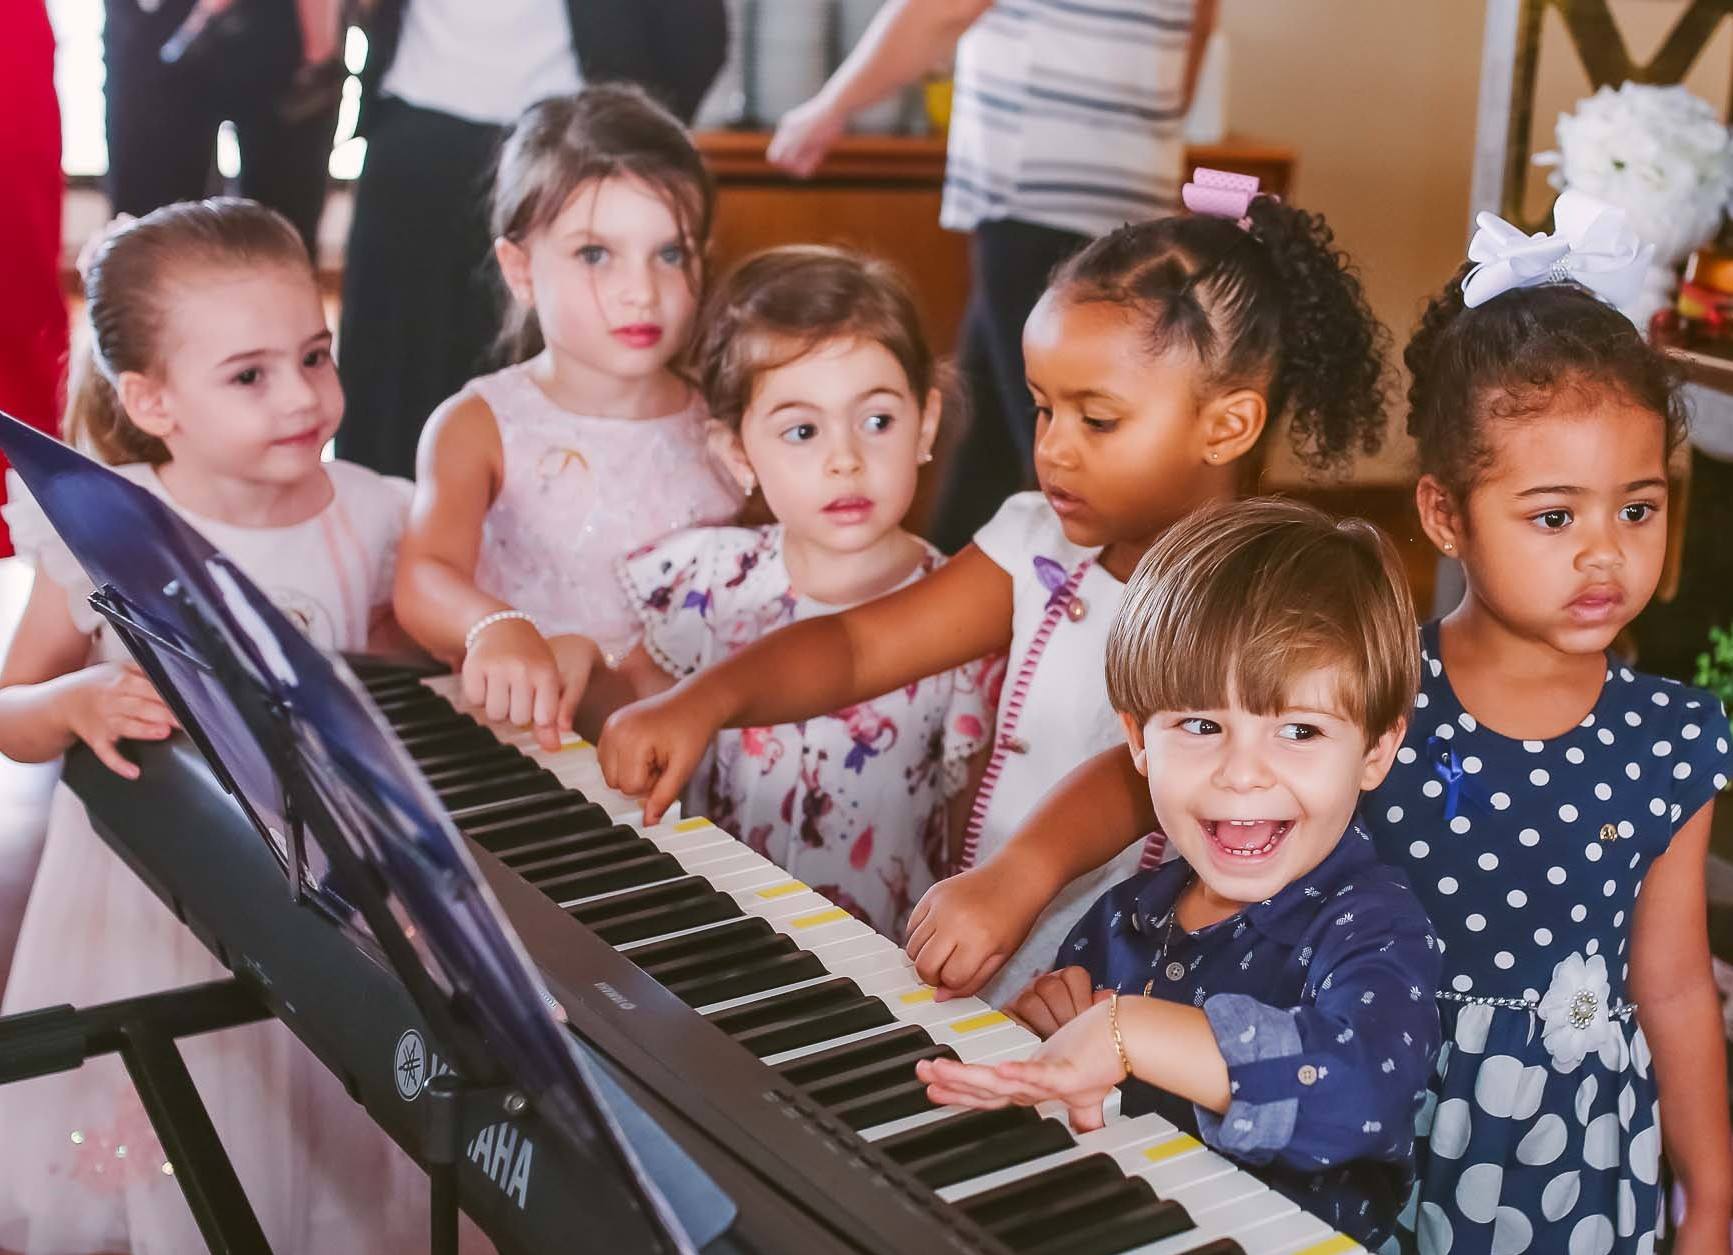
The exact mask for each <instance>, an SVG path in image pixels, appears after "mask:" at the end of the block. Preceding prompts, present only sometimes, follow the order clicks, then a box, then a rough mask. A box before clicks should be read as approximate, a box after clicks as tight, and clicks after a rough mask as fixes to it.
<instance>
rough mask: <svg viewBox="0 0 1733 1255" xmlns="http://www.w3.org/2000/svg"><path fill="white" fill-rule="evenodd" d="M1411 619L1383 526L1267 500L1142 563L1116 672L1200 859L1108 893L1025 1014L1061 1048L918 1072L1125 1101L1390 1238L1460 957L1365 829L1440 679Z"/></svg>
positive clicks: (1373, 1238)
mask: <svg viewBox="0 0 1733 1255" xmlns="http://www.w3.org/2000/svg"><path fill="white" fill-rule="evenodd" d="M1414 622H1415V620H1414V609H1413V605H1412V602H1411V600H1410V598H1409V594H1408V591H1407V586H1406V583H1405V581H1404V578H1403V575H1402V571H1401V568H1400V566H1399V565H1398V562H1397V560H1396V558H1395V555H1394V554H1393V552H1392V551H1391V549H1390V546H1389V544H1388V542H1387V541H1385V540H1384V538H1383V537H1382V536H1381V535H1380V534H1379V533H1378V532H1377V530H1376V529H1375V528H1373V527H1372V526H1370V525H1369V524H1366V523H1362V522H1359V521H1348V522H1343V523H1335V522H1332V521H1331V520H1330V519H1329V518H1327V517H1326V516H1325V515H1323V514H1321V513H1319V512H1318V511H1316V510H1313V509H1310V508H1308V507H1304V506H1300V505H1296V504H1292V503H1287V502H1280V501H1272V500H1265V501H1246V502H1241V503H1239V504H1237V505H1230V506H1226V507H1221V508H1211V509H1206V510H1204V511H1202V512H1200V513H1198V514H1196V515H1193V516H1192V517H1191V518H1189V519H1187V520H1186V521H1185V522H1184V523H1182V524H1180V525H1179V526H1177V527H1175V528H1173V529H1172V530H1171V531H1169V532H1168V533H1167V535H1166V536H1165V537H1163V538H1162V539H1161V540H1160V541H1159V542H1158V543H1157V544H1156V545H1155V547H1154V548H1152V549H1151V550H1150V551H1149V553H1148V555H1147V556H1146V557H1145V558H1144V559H1143V561H1142V562H1141V563H1140V565H1139V566H1138V569H1137V571H1136V573H1135V574H1133V576H1132V578H1131V582H1130V584H1129V585H1128V586H1127V589H1126V595H1125V600H1124V602H1123V603H1122V604H1121V607H1120V610H1119V614H1118V618H1117V619H1116V620H1115V622H1114V625H1113V628H1112V632H1111V635H1110V636H1109V638H1108V647H1107V648H1108V654H1107V685H1108V691H1109V694H1110V695H1111V697H1112V700H1113V705H1114V709H1115V710H1117V711H1118V712H1119V713H1120V718H1121V720H1122V721H1123V722H1124V725H1125V735H1126V739H1127V741H1128V742H1129V743H1130V745H1131V750H1132V754H1133V757H1134V758H1135V760H1136V763H1137V767H1138V770H1139V771H1140V772H1141V773H1142V774H1143V775H1145V776H1146V777H1147V778H1148V780H1149V790H1150V799H1151V801H1152V802H1153V803H1154V806H1155V811H1156V815H1157V817H1158V818H1159V820H1160V823H1161V827H1162V830H1163V831H1164V832H1165V833H1166V834H1167V838H1168V842H1169V848H1170V849H1173V850H1176V851H1177V852H1178V854H1179V857H1178V858H1175V859H1173V860H1172V861H1171V862H1169V863H1167V864H1165V865H1163V866H1161V867H1158V868H1154V869H1149V870H1144V871H1142V872H1139V873H1138V874H1137V875H1135V876H1132V877H1130V878H1129V879H1127V880H1125V881H1123V882H1121V883H1120V884H1118V885H1117V886H1115V887H1114V888H1112V889H1110V890H1109V891H1108V892H1107V893H1105V894H1103V895H1102V896H1101V898H1100V899H1099V900H1098V901H1097V902H1096V904H1095V905H1094V906H1093V907H1092V908H1091V909H1090V910H1089V911H1088V912H1087V913H1086V914H1085V915H1084V917H1083V918H1082V919H1081V920H1080V921H1079V922H1078V924H1077V926H1076V927H1075V928H1074V929H1073V930H1072V932H1071V934H1070V936H1069V937H1067V938H1066V940H1065V942H1064V944H1063V945H1062V946H1061V947H1060V950H1059V954H1058V956H1057V959H1056V961H1055V966H1056V967H1057V968H1058V970H1056V971H1053V972H1050V973H1048V974H1047V975H1045V976H1042V977H1040V978H1039V979H1037V980H1036V981H1035V982H1034V983H1033V984H1031V985H1030V986H1029V988H1028V989H1026V990H1025V991H1024V992H1023V993H1022V994H1021V995H1020V996H1019V997H1018V998H1017V999H1016V1000H1015V1002H1013V1003H1012V1004H1011V1006H1010V1007H1008V1008H1007V1009H1008V1010H1009V1011H1010V1012H1011V1013H1012V1014H1013V1015H1014V1016H1016V1017H1017V1018H1018V1019H1020V1020H1022V1021H1023V1022H1024V1023H1026V1024H1027V1025H1029V1027H1030V1028H1032V1029H1034V1030H1035V1031H1036V1032H1038V1033H1040V1034H1041V1035H1042V1036H1044V1037H1046V1038H1047V1041H1046V1044H1045V1045H1044V1046H1043V1047H1042V1048H1041V1050H1040V1051H1039V1052H1037V1053H1036V1054H1035V1055H1034V1056H1033V1057H1032V1058H1030V1059H1028V1060H1025V1061H1022V1062H1017V1063H1004V1064H998V1065H995V1066H982V1065H969V1064H961V1063H956V1062H954V1061H950V1060H933V1061H931V1062H924V1063H922V1064H920V1065H918V1067H919V1071H920V1075H921V1078H922V1079H923V1080H925V1081H926V1082H927V1083H928V1085H929V1088H930V1093H931V1096H932V1097H933V1099H934V1100H935V1101H938V1102H948V1103H961V1104H965V1105H969V1106H977V1107H997V1106H1004V1105H1006V1104H1010V1103H1015V1104H1019V1105H1028V1104H1033V1103H1037V1102H1043V1101H1047V1100H1053V1099H1057V1100H1059V1101H1062V1102H1064V1103H1065V1104H1066V1105H1067V1106H1068V1107H1069V1108H1070V1110H1071V1118H1072V1122H1073V1124H1074V1125H1075V1126H1076V1127H1078V1128H1079V1129H1089V1128H1098V1127H1100V1126H1101V1123H1102V1111H1101V1103H1102V1100H1103V1098H1104V1097H1105V1095H1106V1093H1107V1091H1108V1090H1109V1089H1110V1088H1111V1087H1112V1086H1115V1085H1119V1084H1121V1083H1122V1082H1123V1083H1124V1089H1123V1093H1122V1110H1123V1111H1124V1113H1125V1114H1128V1115H1135V1114H1140V1113H1143V1112H1150V1111H1153V1112H1157V1113H1159V1114H1160V1115H1162V1116H1164V1117H1166V1118H1167V1119H1168V1120H1170V1121H1172V1122H1173V1123H1174V1124H1175V1125H1177V1126H1178V1127H1179V1128H1180V1129H1182V1130H1185V1131H1186V1132H1190V1133H1193V1134H1195V1135H1197V1136H1198V1137H1200V1138H1201V1139H1202V1140H1203V1141H1204V1142H1206V1143H1207V1144H1209V1145H1210V1146H1212V1147H1214V1148H1215V1149H1217V1150H1219V1151H1221V1152H1222V1153H1223V1154H1225V1155H1227V1156H1229V1157H1231V1158H1233V1159H1235V1160H1237V1161H1238V1162H1240V1163H1241V1164H1243V1165H1245V1166H1247V1167H1250V1168H1252V1169H1254V1170H1255V1171H1256V1172H1257V1174H1258V1175H1259V1176H1260V1177H1262V1178H1263V1179H1264V1180H1265V1181H1266V1182H1268V1184H1269V1185H1271V1186H1272V1187H1273V1188H1275V1189H1278V1190H1280V1191H1282V1192H1283V1193H1285V1194H1287V1195H1288V1196H1289V1197H1291V1198H1293V1199H1294V1200H1295V1201H1296V1202H1298V1203H1299V1204H1301V1205H1302V1206H1304V1207H1305V1208H1306V1209H1307V1210H1309V1211H1311V1212H1312V1213H1314V1214H1315V1215H1318V1216H1319V1217H1321V1218H1322V1219H1324V1220H1326V1221H1329V1222H1331V1223H1333V1224H1334V1225H1335V1226H1336V1227H1337V1228H1338V1229H1340V1230H1342V1231H1343V1232H1345V1233H1347V1234H1350V1235H1352V1236H1353V1237H1355V1238H1357V1239H1358V1240H1359V1241H1361V1242H1363V1243H1366V1244H1367V1245H1369V1246H1372V1245H1376V1244H1377V1243H1378V1242H1380V1241H1382V1240H1383V1238H1384V1237H1385V1236H1387V1235H1388V1233H1389V1232H1390V1230H1391V1227H1392V1225H1393V1223H1394V1221H1395V1219H1396V1213H1397V1211H1398V1209H1399V1208H1400V1207H1401V1205H1402V1203H1403V1201H1404V1200H1405V1199H1406V1198H1407V1196H1408V1193H1409V1189H1410V1186H1411V1183H1412V1179H1413V1148H1414V1136H1413V1133H1414V1116H1415V1113H1416V1111H1417V1110H1418V1109H1419V1107H1420V1105H1421V1103H1422V1101H1423V1099H1424V1096H1425V1093H1426V1088H1427V1079H1428V1077H1429V1076H1430V1075H1431V1071H1432V1063H1433V1059H1434V1056H1435V1055H1436V1054H1437V1052H1438V1048H1439V1029H1438V1013H1437V1009H1436V1004H1435V1002H1434V994H1435V992H1436V988H1437V983H1438V975H1439V966H1440V950H1439V946H1438V943H1437V941H1436V939H1435V938H1434V936H1433V933H1432V928H1431V924H1430V922H1429V921H1428V920H1427V917H1426V913H1425V910H1424V909H1423V908H1422V906H1421V904H1420V901H1419V899H1418V898H1417V897H1415V895H1414V894H1413V892H1412V891H1411V890H1410V889H1409V887H1408V884H1407V882H1406V880H1405V879H1404V878H1403V876H1402V873H1401V872H1399V871H1397V870H1396V869H1394V868H1392V867H1389V866H1387V865H1385V864H1383V863H1380V862H1379V861H1378V858H1377V855H1376V853H1375V852H1374V850H1373V846H1372V840H1371V837H1370V836H1369V835H1368V833H1367V832H1366V830H1365V829H1364V828H1363V827H1362V825H1361V823H1360V821H1359V820H1358V818H1357V817H1356V814H1355V809H1356V807H1357V805H1358V803H1359V798H1360V793H1361V791H1362V790H1365V789H1370V788H1373V787H1374V786H1376V785H1377V784H1378V783H1379V782H1380V781H1382V780H1383V778H1384V775H1385V773H1386V772H1387V771H1388V770H1389V768H1390V764H1391V760H1392V759H1393V757H1394V756H1395V754H1396V751H1397V747H1398V746H1399V745H1400V744H1401V742H1402V734H1403V731H1404V728H1405V725H1406V716H1407V712H1408V709H1409V706H1410V704H1411V703H1412V701H1413V697H1414V693H1415V690H1416V688H1417V686H1418V683H1419V671H1420V659H1419V647H1418V643H1417V638H1416V635H1415V628H1414Z"/></svg>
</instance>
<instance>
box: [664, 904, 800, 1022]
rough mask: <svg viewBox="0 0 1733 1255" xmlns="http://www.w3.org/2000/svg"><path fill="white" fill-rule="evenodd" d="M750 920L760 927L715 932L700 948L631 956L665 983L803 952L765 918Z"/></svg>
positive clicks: (696, 978)
mask: <svg viewBox="0 0 1733 1255" xmlns="http://www.w3.org/2000/svg"><path fill="white" fill-rule="evenodd" d="M752 922H753V923H754V924H758V925H760V927H759V928H754V929H750V930H747V929H738V930H734V931H731V932H728V933H726V934H725V935H720V936H717V937H716V938H715V940H714V942H713V944H712V945H710V946H706V947H703V948H702V949H699V948H689V949H683V950H680V951H677V952H673V953H669V952H663V953H659V954H654V955H642V954H634V955H633V956H632V958H633V959H635V960H636V961H637V963H638V966H639V967H641V968H643V969H644V970H645V971H646V972H648V973H650V975H652V976H654V977H655V978H656V979H657V980H659V981H661V982H662V983H663V984H664V985H675V984H691V983H693V982H702V981H703V980H704V978H705V977H706V976H709V975H711V974H713V973H717V972H722V971H726V970H727V969H729V968H732V967H738V966H740V965H741V964H743V963H765V962H769V961H770V960H771V959H778V958H782V957H783V956H785V955H797V954H802V953H804V951H802V950H801V948H800V947H799V946H797V945H795V944H794V942H793V941H792V940H791V939H790V938H788V937H786V936H784V935H783V934H782V933H779V932H777V931H776V930H775V929H773V928H771V927H770V925H769V924H767V923H765V921H763V920H761V919H753V921H752ZM718 931H720V930H718ZM675 940H683V939H682V938H675ZM824 971H825V968H824V965H823V964H820V965H819V970H818V972H817V973H815V975H820V976H822V975H823V974H824ZM767 988H768V986H767ZM709 1001H711V1002H718V1001H720V999H717V998H712V999H710V1000H709Z"/></svg>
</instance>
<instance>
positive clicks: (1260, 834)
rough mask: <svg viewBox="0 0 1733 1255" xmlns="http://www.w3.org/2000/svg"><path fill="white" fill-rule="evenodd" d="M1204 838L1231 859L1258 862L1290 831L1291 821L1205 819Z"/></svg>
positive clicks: (1291, 828)
mask: <svg viewBox="0 0 1733 1255" xmlns="http://www.w3.org/2000/svg"><path fill="white" fill-rule="evenodd" d="M1200 822H1201V823H1202V825H1203V831H1204V835H1205V836H1206V837H1208V838H1209V839H1210V840H1211V841H1212V842H1214V843H1215V846H1216V848H1217V849H1218V850H1220V851H1222V853H1224V854H1228V855H1231V856H1232V857H1234V858H1261V857H1263V856H1264V855H1266V854H1269V853H1270V852H1271V851H1273V850H1274V849H1275V848H1276V847H1277V846H1278V845H1280V844H1281V843H1282V838H1284V837H1286V836H1287V835H1288V834H1289V833H1290V832H1292V831H1293V830H1294V821H1293V820H1291V819H1205V820H1202V821H1200Z"/></svg>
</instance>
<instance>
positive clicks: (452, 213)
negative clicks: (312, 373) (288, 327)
mask: <svg viewBox="0 0 1733 1255" xmlns="http://www.w3.org/2000/svg"><path fill="white" fill-rule="evenodd" d="M503 135H504V131H503V130H502V129H501V128H499V127H495V126H485V125H482V124H480V123H475V122H467V121H464V120H463V119H461V118H455V117H452V116H450V115H449V114H444V113H439V112H436V111H434V110H431V109H420V108H417V107H415V106H413V105H409V104H405V103H404V102H403V101H400V100H394V99H391V98H389V97H385V98H382V99H380V100H379V101H378V103H377V107H376V108H375V110H374V112H373V113H372V114H371V117H370V124H369V128H368V132H367V160H366V163H365V164H364V165H363V167H362V169H361V177H360V179H359V180H358V181H357V183H356V186H355V214H354V218H353V220H352V221H351V223H350V227H349V246H348V250H347V259H346V262H345V265H344V271H343V323H342V328H341V330H340V332H339V334H338V339H337V370H338V373H339V375H340V376H341V377H342V380H343V391H344V395H345V397H346V398H347V400H348V417H347V418H346V419H345V420H344V422H343V426H342V428H341V429H340V430H339V431H338V433H337V454H338V456H339V457H343V458H347V459H349V460H350V461H354V462H359V463H361V464H362V465H363V466H370V467H372V468H374V469H375V470H377V471H382V472H384V473H386V474H390V475H412V474H413V473H414V470H415V444H416V441H417V440H418V439H419V438H420V436H421V428H422V425H423V424H425V423H426V422H427V417H428V415H429V414H431V413H432V412H433V410H434V408H435V407H436V406H438V404H439V403H440V402H441V401H443V400H445V398H446V397H448V396H450V395H451V394H452V393H454V392H456V391H457V390H458V389H459V388H461V387H462V386H463V385H464V384H465V383H466V382H468V381H469V380H470V379H472V378H473V377H474V376H476V375H477V374H480V373H481V372H482V371H484V370H486V369H488V368H489V366H490V364H491V358H492V353H491V349H492V345H493V340H494V337H495V336H496V335H497V334H498V332H499V326H500V316H501V299H500V286H499V281H498V279H497V278H496V277H495V266H494V262H493V247H492V237H491V235H490V233H489V231H488V224H487V202H488V192H489V184H490V182H491V179H492V173H493V162H494V158H495V155H496V153H497V151H498V148H499V144H500V140H501V138H502V137H503Z"/></svg>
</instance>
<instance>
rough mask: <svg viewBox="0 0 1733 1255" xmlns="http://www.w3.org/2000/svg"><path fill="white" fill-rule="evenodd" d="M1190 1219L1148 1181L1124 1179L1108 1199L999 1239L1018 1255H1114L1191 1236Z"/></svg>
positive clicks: (1089, 1202) (1085, 1203)
mask: <svg viewBox="0 0 1733 1255" xmlns="http://www.w3.org/2000/svg"><path fill="white" fill-rule="evenodd" d="M1196 1227H1197V1226H1196V1224H1194V1223H1193V1221H1192V1218H1191V1214H1190V1213H1189V1212H1187V1211H1186V1209H1185V1208H1184V1207H1182V1206H1181V1205H1180V1204H1178V1203H1176V1202H1173V1201H1172V1200H1171V1199H1163V1198H1157V1197H1156V1196H1155V1192H1154V1191H1153V1190H1151V1189H1150V1188H1149V1183H1148V1182H1147V1181H1142V1180H1139V1179H1137V1178H1126V1179H1123V1180H1121V1182H1120V1183H1119V1185H1118V1186H1117V1187H1116V1188H1115V1189H1113V1190H1112V1191H1109V1192H1108V1193H1106V1194H1101V1195H1097V1196H1095V1197H1092V1198H1088V1199H1079V1200H1078V1203H1077V1205H1076V1206H1074V1207H1069V1208H1066V1209H1065V1212H1064V1213H1063V1214H1061V1215H1055V1216H1052V1217H1047V1218H1044V1219H1043V1220H1042V1221H1040V1222H1038V1223H1036V1224H1034V1225H1030V1226H1027V1227H1024V1228H1021V1229H1017V1230H1014V1231H1011V1232H1007V1233H1005V1234H1002V1235H1000V1240H1001V1241H1003V1242H1004V1243H1005V1245H1007V1246H1009V1247H1011V1248H1012V1249H1013V1250H1015V1251H1018V1252H1020V1255H1115V1253H1116V1252H1119V1251H1127V1250H1133V1249H1135V1248H1137V1247H1139V1246H1147V1245H1148V1244H1149V1243H1151V1242H1160V1241H1162V1240H1163V1239H1166V1238H1171V1237H1174V1236H1176V1235H1178V1234H1182V1233H1189V1232H1191V1231H1192V1230H1193V1229H1195V1228H1196Z"/></svg>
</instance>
